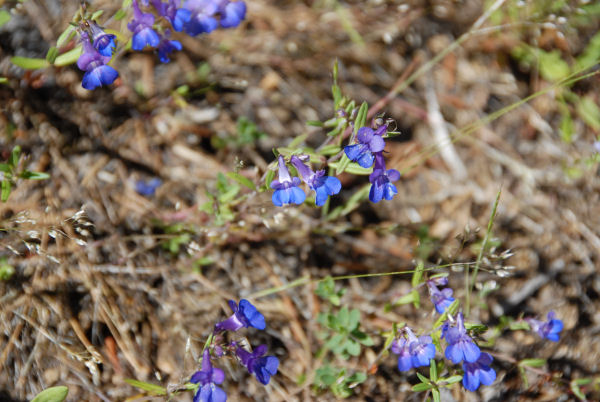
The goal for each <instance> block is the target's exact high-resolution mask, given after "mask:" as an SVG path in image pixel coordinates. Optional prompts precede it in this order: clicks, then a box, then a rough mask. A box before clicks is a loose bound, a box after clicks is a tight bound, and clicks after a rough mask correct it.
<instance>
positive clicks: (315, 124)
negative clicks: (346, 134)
mask: <svg viewBox="0 0 600 402" xmlns="http://www.w3.org/2000/svg"><path fill="white" fill-rule="evenodd" d="M306 125H307V126H311V127H323V125H324V124H323V122H322V121H320V120H309V121H307V122H306Z"/></svg>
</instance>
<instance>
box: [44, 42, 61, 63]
mask: <svg viewBox="0 0 600 402" xmlns="http://www.w3.org/2000/svg"><path fill="white" fill-rule="evenodd" d="M56 56H58V49H57V48H56V47H54V46H52V47H51V48H50V49H48V53H46V61H47V62H48V63H50V64H53V63H54V61H55V60H56Z"/></svg>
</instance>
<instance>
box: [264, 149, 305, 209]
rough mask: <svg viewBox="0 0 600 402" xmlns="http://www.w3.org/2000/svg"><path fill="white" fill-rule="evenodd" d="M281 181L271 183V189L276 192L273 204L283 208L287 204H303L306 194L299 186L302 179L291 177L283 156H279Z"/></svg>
mask: <svg viewBox="0 0 600 402" xmlns="http://www.w3.org/2000/svg"><path fill="white" fill-rule="evenodd" d="M278 163H279V180H273V181H272V182H271V188H272V189H273V190H275V192H274V193H273V196H272V200H273V204H275V205H276V206H278V207H281V206H282V205H285V204H298V205H300V204H302V203H303V202H304V200H305V199H306V194H304V191H302V189H300V188H299V187H298V186H299V185H300V179H299V178H298V177H291V176H290V171H289V170H288V168H287V166H286V165H285V160H284V159H283V156H281V155H279V158H278Z"/></svg>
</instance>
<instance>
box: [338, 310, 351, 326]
mask: <svg viewBox="0 0 600 402" xmlns="http://www.w3.org/2000/svg"><path fill="white" fill-rule="evenodd" d="M337 321H338V324H339V326H340V327H341V328H344V329H348V330H349V328H348V324H349V323H350V312H349V311H348V307H346V306H344V307H342V308H341V309H340V311H339V312H338V313H337Z"/></svg>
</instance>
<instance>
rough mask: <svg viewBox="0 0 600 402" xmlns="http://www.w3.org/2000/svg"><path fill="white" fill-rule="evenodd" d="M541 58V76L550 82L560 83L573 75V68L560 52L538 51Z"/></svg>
mask: <svg viewBox="0 0 600 402" xmlns="http://www.w3.org/2000/svg"><path fill="white" fill-rule="evenodd" d="M536 52H539V53H538V56H539V66H540V74H541V75H542V77H544V79H546V80H548V81H559V80H561V79H563V78H565V77H566V76H568V75H569V74H570V73H571V68H570V67H569V65H568V64H567V62H566V61H564V60H563V59H562V56H561V54H560V52H559V51H558V50H553V51H551V52H544V51H543V50H539V49H536Z"/></svg>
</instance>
